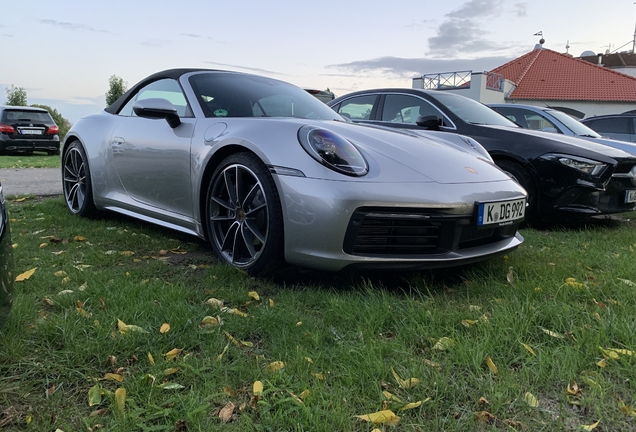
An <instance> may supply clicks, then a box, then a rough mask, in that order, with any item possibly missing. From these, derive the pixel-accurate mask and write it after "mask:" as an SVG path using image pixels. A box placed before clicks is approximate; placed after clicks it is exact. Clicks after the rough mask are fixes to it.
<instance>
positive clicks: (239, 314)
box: [221, 307, 247, 317]
mask: <svg viewBox="0 0 636 432" xmlns="http://www.w3.org/2000/svg"><path fill="white" fill-rule="evenodd" d="M221 312H225V313H229V314H232V315H238V316H242V317H246V316H247V314H246V313H245V312H241V311H240V310H238V309H235V308H227V307H224V308H221Z"/></svg>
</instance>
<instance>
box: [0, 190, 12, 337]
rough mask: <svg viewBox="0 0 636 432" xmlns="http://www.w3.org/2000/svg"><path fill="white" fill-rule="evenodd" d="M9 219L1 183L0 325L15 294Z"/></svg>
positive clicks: (9, 308) (7, 313) (4, 319)
mask: <svg viewBox="0 0 636 432" xmlns="http://www.w3.org/2000/svg"><path fill="white" fill-rule="evenodd" d="M11 252H12V248H11V233H10V231H9V219H8V218H7V209H6V205H5V202H4V194H3V193H2V184H0V326H2V325H3V324H4V322H5V321H6V319H7V317H8V316H9V311H10V310H11V301H12V294H13V288H12V287H13V257H12V253H11Z"/></svg>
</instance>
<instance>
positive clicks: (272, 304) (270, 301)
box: [269, 299, 274, 307]
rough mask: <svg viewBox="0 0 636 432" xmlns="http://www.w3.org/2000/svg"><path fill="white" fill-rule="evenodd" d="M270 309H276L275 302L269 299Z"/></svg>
mask: <svg viewBox="0 0 636 432" xmlns="http://www.w3.org/2000/svg"><path fill="white" fill-rule="evenodd" d="M269 307H274V300H272V299H269Z"/></svg>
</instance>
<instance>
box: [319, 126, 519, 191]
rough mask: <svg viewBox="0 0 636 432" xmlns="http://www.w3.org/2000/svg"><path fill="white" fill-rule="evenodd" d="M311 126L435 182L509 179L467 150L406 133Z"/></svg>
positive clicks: (396, 130)
mask: <svg viewBox="0 0 636 432" xmlns="http://www.w3.org/2000/svg"><path fill="white" fill-rule="evenodd" d="M312 125H315V126H317V127H322V128H325V129H328V130H331V131H333V132H336V133H338V134H339V135H341V136H342V137H343V138H346V139H348V140H349V141H351V142H353V143H354V144H355V145H356V146H358V147H359V148H360V149H362V150H363V151H365V152H367V153H368V154H369V155H370V156H371V157H373V158H374V159H376V160H378V162H379V163H380V167H381V165H382V164H381V162H380V161H381V160H382V159H384V158H385V159H390V160H391V161H394V162H397V163H398V164H400V165H402V166H403V167H405V168H408V169H410V170H413V171H416V172H418V173H420V174H421V175H423V176H425V177H426V178H429V179H431V180H432V181H435V182H437V183H477V182H488V181H504V180H510V178H509V177H508V176H507V175H506V174H504V173H503V172H501V171H500V170H499V169H498V168H497V167H496V166H495V165H494V164H492V163H490V162H489V161H487V160H485V159H482V158H478V157H476V156H474V155H473V154H471V153H469V152H468V151H465V150H461V149H459V148H457V147H456V146H451V145H449V144H448V142H447V141H446V140H439V141H438V140H435V139H434V137H425V136H422V135H419V134H414V133H412V132H409V131H404V132H402V131H401V130H399V129H389V128H378V127H373V126H367V125H361V124H351V123H340V122H316V123H313V124H312Z"/></svg>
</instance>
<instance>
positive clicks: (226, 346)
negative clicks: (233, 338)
mask: <svg viewBox="0 0 636 432" xmlns="http://www.w3.org/2000/svg"><path fill="white" fill-rule="evenodd" d="M229 347H230V344H226V345H225V348H223V351H222V352H221V354H219V355H218V356H216V360H217V361H221V360H223V356H224V355H225V353H226V352H227V349H228V348H229Z"/></svg>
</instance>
